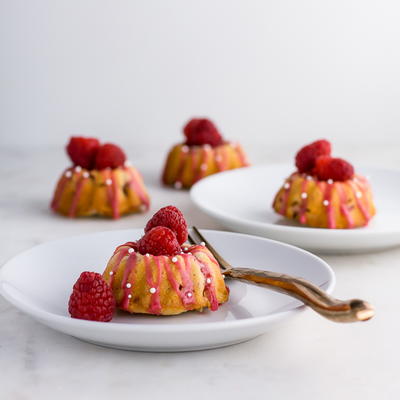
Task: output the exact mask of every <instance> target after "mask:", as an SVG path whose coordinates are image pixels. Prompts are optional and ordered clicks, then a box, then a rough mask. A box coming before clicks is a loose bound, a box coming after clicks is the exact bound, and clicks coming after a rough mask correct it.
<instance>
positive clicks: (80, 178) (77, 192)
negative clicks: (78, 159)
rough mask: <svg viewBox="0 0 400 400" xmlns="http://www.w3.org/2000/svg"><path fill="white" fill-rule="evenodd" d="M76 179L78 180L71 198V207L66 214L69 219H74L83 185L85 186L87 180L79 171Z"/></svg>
mask: <svg viewBox="0 0 400 400" xmlns="http://www.w3.org/2000/svg"><path fill="white" fill-rule="evenodd" d="M77 179H78V183H77V184H76V189H75V193H74V196H73V198H72V202H71V206H70V208H69V212H68V216H69V217H71V218H73V217H75V215H76V209H77V207H78V204H79V199H80V197H81V193H82V189H83V185H84V184H85V181H86V180H87V179H88V178H84V177H83V176H82V171H81V172H78V176H77Z"/></svg>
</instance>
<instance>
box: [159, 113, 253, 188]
mask: <svg viewBox="0 0 400 400" xmlns="http://www.w3.org/2000/svg"><path fill="white" fill-rule="evenodd" d="M183 133H184V135H185V138H186V140H185V142H184V143H180V144H177V145H175V146H173V148H172V149H171V151H170V152H169V154H168V157H167V161H166V163H165V167H164V172H163V176H162V180H163V182H164V184H166V185H171V186H174V187H175V188H177V189H181V188H186V189H188V188H190V187H191V186H192V185H193V184H194V183H196V182H197V181H199V180H200V179H202V178H204V177H206V176H208V175H212V174H215V173H218V172H222V171H226V170H230V169H235V168H240V167H245V166H247V165H249V164H248V162H247V158H246V155H245V154H244V151H243V149H242V147H241V146H240V144H238V143H233V142H228V141H225V140H224V139H223V137H222V136H221V134H220V132H219V131H218V129H217V127H216V126H215V125H214V123H213V122H212V121H210V120H208V119H205V118H194V119H192V120H190V121H189V122H188V123H187V124H186V125H185V127H184V129H183Z"/></svg>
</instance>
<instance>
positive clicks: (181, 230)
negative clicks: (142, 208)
mask: <svg viewBox="0 0 400 400" xmlns="http://www.w3.org/2000/svg"><path fill="white" fill-rule="evenodd" d="M155 226H166V227H167V228H169V229H171V230H172V231H173V232H174V233H175V235H176V238H177V240H178V243H179V244H183V243H185V242H186V240H187V237H188V231H187V223H186V220H185V217H184V216H183V214H182V212H181V210H179V209H178V208H176V207H174V206H168V207H163V208H161V209H160V210H158V211H157V212H156V213H155V214H154V215H153V217H152V218H151V219H150V221H149V222H148V223H147V225H146V228H144V231H145V232H148V231H149V230H150V229H152V228H154V227H155Z"/></svg>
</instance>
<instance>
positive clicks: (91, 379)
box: [0, 144, 400, 400]
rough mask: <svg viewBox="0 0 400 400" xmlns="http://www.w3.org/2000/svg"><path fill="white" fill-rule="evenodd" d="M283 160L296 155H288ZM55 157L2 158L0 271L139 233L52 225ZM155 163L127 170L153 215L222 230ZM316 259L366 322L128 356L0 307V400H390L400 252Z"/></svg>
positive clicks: (387, 156)
mask: <svg viewBox="0 0 400 400" xmlns="http://www.w3.org/2000/svg"><path fill="white" fill-rule="evenodd" d="M397 149H398V146H397ZM249 150H250V155H251V157H252V159H253V161H255V162H261V161H264V160H268V161H271V162H272V161H284V160H283V159H280V158H279V157H280V156H281V154H282V150H280V151H279V152H278V151H276V149H274V148H273V147H272V148H271V147H269V148H262V149H261V148H258V149H257V147H256V146H254V148H250V149H249ZM288 150H289V151H290V152H293V151H294V150H295V149H294V148H292V147H291V146H288ZM342 150H343V151H342V152H341V154H343V155H344V156H346V155H349V156H350V155H351V156H352V159H353V160H354V161H355V162H363V163H364V164H368V162H366V161H369V162H370V164H372V165H384V166H388V167H393V166H396V165H400V163H399V155H398V154H399V153H398V150H396V148H394V147H392V146H385V145H383V144H382V146H381V147H376V146H375V147H371V148H363V149H361V148H354V149H345V148H343V149H342ZM61 151H62V150H61V149H60V148H59V149H44V150H42V151H40V152H38V151H36V152H31V151H29V150H21V149H20V150H15V149H1V150H0V160H1V163H0V179H1V181H2V185H1V189H0V190H1V191H0V221H1V222H0V250H1V251H0V264H3V263H4V262H5V261H6V260H8V259H9V258H10V257H12V256H14V255H16V254H17V253H19V252H20V251H22V250H24V249H27V248H29V247H31V246H33V245H35V244H38V243H41V242H43V241H47V240H51V239H55V238H60V237H67V236H71V235H75V234H78V233H83V232H93V231H98V230H108V229H118V228H126V227H142V226H143V224H144V222H145V220H146V219H147V218H148V215H144V216H131V217H127V218H123V219H121V220H119V221H116V222H115V221H107V220H73V221H71V220H68V219H64V218H60V217H57V216H54V215H52V214H51V213H50V212H49V210H48V202H49V198H50V196H51V192H52V190H53V184H54V182H55V180H56V178H57V176H58V174H59V172H60V171H61V170H62V168H63V167H64V166H65V163H66V160H65V158H63V157H60V152H61ZM285 151H286V150H285ZM132 152H133V153H135V151H134V148H133V150H132ZM128 153H129V151H128ZM136 153H137V152H136ZM163 153H164V152H163V150H162V149H153V151H152V153H147V154H146V157H144V156H143V157H139V158H136V159H135V160H133V161H134V163H135V164H136V165H137V166H139V167H140V168H141V170H142V172H143V174H144V176H145V179H146V182H147V184H148V187H149V190H150V192H151V195H152V198H153V205H152V210H151V211H155V210H156V209H157V208H159V207H160V206H162V205H166V204H170V203H174V204H176V205H177V206H178V207H181V208H182V209H183V211H184V212H185V214H186V215H187V217H188V219H189V220H190V222H191V223H195V224H198V225H199V226H201V227H204V228H221V227H219V226H217V225H216V224H215V223H214V222H213V221H212V220H211V219H209V218H208V217H206V216H204V215H202V214H201V213H200V212H198V211H197V210H196V209H195V208H194V206H193V205H191V203H190V201H189V198H188V194H187V193H185V192H176V191H173V190H168V189H163V188H161V187H160V185H159V184H158V179H159V177H158V175H159V169H160V168H161V164H162V162H163ZM346 153H347V154H346ZM154 160H155V161H154ZM322 257H323V258H324V259H325V260H326V261H328V262H329V263H330V265H331V266H332V267H333V269H334V270H335V272H336V274H337V288H336V290H335V295H336V296H337V297H343V298H348V297H361V298H365V299H368V300H369V301H371V302H372V303H373V304H374V305H375V306H376V309H377V315H376V317H375V318H374V319H373V320H372V321H370V322H368V323H365V324H352V325H337V324H333V323H330V322H327V321H325V320H323V319H322V318H320V317H319V316H317V315H314V314H313V313H312V312H311V311H306V312H305V313H302V314H301V315H300V316H299V317H297V318H296V319H294V320H293V321H292V322H291V323H290V324H289V325H287V326H286V327H283V328H281V329H279V330H276V331H274V332H273V333H270V334H268V335H264V336H261V337H259V338H257V339H255V340H253V341H250V342H247V343H244V344H240V345H236V346H232V347H228V348H223V349H217V350H210V351H202V352H193V353H180V354H152V353H134V352H127V351H119V350H113V349H106V348H101V347H97V346H94V345H91V344H87V343H83V342H81V341H79V340H77V339H74V338H72V337H69V336H66V335H63V334H60V333H58V332H55V331H52V330H51V329H49V328H46V327H45V326H42V325H40V324H39V323H37V322H35V321H33V320H32V319H31V318H29V317H27V316H25V315H24V314H23V313H21V312H19V311H17V310H16V309H14V308H13V307H12V306H11V305H9V304H8V303H6V302H5V301H4V300H3V299H2V298H0V370H1V373H0V398H1V399H5V400H14V399H15V400H25V399H29V400H31V399H53V398H57V399H60V400H61V399H73V398H77V399H94V398H96V399H98V400H101V399H109V398H110V396H112V398H154V399H155V398H159V397H163V398H167V399H169V398H175V399H177V398H184V399H191V400H195V399H204V398H216V397H217V396H221V398H224V399H236V398H243V397H246V398H256V396H257V397H258V398H270V399H287V398H296V399H310V398H311V399H350V398H351V399H352V400H354V399H377V398H381V399H385V400H386V399H397V398H398V393H399V390H400V383H399V380H398V358H399V356H400V346H399V341H398V333H399V330H400V323H399V318H398V315H397V312H398V310H397V306H398V304H399V292H398V282H399V280H400V268H399V265H398V264H399V263H398V261H399V259H400V248H397V249H392V250H390V251H386V252H381V253H372V254H365V255H352V256H347V255H337V256H322ZM261 396H262V397H261Z"/></svg>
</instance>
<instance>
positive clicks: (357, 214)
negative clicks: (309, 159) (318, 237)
mask: <svg viewBox="0 0 400 400" xmlns="http://www.w3.org/2000/svg"><path fill="white" fill-rule="evenodd" d="M273 208H274V210H275V211H276V212H277V213H279V214H281V215H283V216H285V217H287V218H290V219H294V220H296V221H298V222H300V223H301V224H303V225H308V226H311V227H314V228H331V229H334V228H336V229H346V228H357V227H361V226H365V225H367V224H368V222H369V220H370V219H371V218H372V217H373V216H374V215H375V212H376V211H375V206H374V202H373V198H372V191H371V187H370V184H369V183H368V181H367V179H366V178H364V177H362V176H360V175H355V176H354V178H352V179H349V180H347V181H343V182H342V181H333V180H327V181H322V180H318V179H316V178H314V177H312V176H310V175H306V174H301V173H299V172H295V173H293V174H292V175H290V177H289V178H288V179H287V180H286V181H285V183H284V185H283V186H282V188H281V189H280V190H279V191H278V193H277V195H276V196H275V199H274V202H273Z"/></svg>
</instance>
